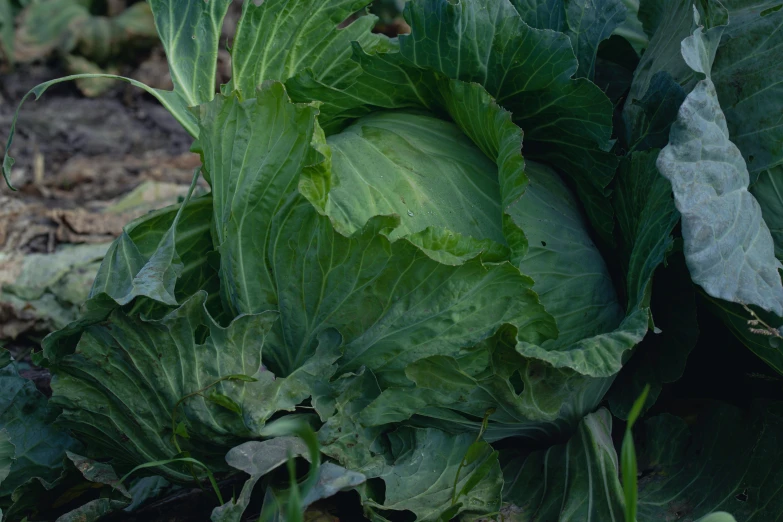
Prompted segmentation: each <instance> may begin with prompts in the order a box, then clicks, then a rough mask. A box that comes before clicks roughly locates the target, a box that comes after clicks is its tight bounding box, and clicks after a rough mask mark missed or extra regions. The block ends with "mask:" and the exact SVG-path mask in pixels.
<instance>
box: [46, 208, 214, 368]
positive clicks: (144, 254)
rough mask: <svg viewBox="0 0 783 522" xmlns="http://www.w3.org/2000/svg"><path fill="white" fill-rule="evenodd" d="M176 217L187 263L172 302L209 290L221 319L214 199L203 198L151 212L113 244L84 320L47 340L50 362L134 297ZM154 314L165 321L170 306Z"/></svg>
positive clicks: (176, 238) (180, 253) (177, 245)
mask: <svg viewBox="0 0 783 522" xmlns="http://www.w3.org/2000/svg"><path fill="white" fill-rule="evenodd" d="M180 210H181V213H180ZM177 216H179V221H178V222H177V224H176V235H174V244H175V249H176V253H177V255H178V256H180V257H181V258H182V257H184V258H185V260H186V261H187V262H186V264H185V265H184V268H183V269H182V272H181V274H180V276H179V278H178V279H177V281H176V284H175V287H174V298H175V299H176V300H178V301H183V300H185V299H187V298H188V297H190V296H192V295H193V294H195V293H196V292H199V291H201V290H205V291H207V292H208V293H209V295H208V297H207V308H208V310H209V311H210V313H211V314H212V315H213V316H214V317H216V318H222V317H221V316H222V312H223V310H222V305H221V303H220V300H219V293H218V289H219V286H218V285H219V278H218V273H217V270H216V269H215V267H213V266H212V263H211V260H210V255H211V254H212V253H213V244H212V236H211V217H212V198H211V197H208V196H204V197H200V198H197V199H194V200H190V201H188V202H185V203H183V204H182V205H173V206H170V207H167V208H164V209H161V210H158V211H155V212H150V213H149V214H147V215H145V216H143V217H141V218H139V219H136V220H134V221H132V222H130V223H129V224H127V225H126V226H125V229H124V231H123V234H122V235H120V237H119V238H117V239H116V240H115V241H114V243H112V245H111V247H110V248H109V251H108V252H107V254H106V257H105V258H104V260H103V262H102V263H101V266H100V268H99V270H98V273H97V275H96V277H95V282H94V284H93V288H92V290H91V293H90V299H89V300H88V301H87V302H86V303H85V310H84V311H83V312H82V316H81V317H80V318H79V319H77V320H76V321H74V322H72V323H70V324H69V325H68V326H67V327H65V328H63V329H62V330H59V331H57V332H54V333H52V334H50V335H49V336H47V337H46V338H45V339H44V342H43V347H44V354H45V355H46V356H47V357H51V356H54V357H57V356H58V355H57V354H59V353H69V352H70V351H72V350H73V348H74V346H75V344H76V342H77V341H78V339H79V336H80V335H81V333H82V331H83V330H84V328H85V327H87V326H90V325H92V324H95V323H98V322H100V321H103V320H105V319H106V318H107V317H108V316H109V314H110V313H111V312H112V310H114V309H115V308H116V307H117V302H116V300H115V299H114V297H116V296H120V298H122V297H123V296H124V297H126V298H127V296H128V295H132V283H133V280H134V277H135V275H136V274H138V272H139V270H140V269H141V268H140V267H142V266H143V265H144V264H145V263H146V261H145V260H146V259H151V258H152V257H153V256H154V255H155V252H156V251H157V249H158V245H160V244H161V243H165V241H164V239H166V237H167V235H168V237H169V238H170V237H171V234H172V233H173V231H172V226H174V223H175V221H176V220H177ZM153 311H154V313H152V314H151V315H155V316H158V317H162V316H163V315H165V313H166V312H168V311H169V307H167V306H162V307H160V306H159V307H157V309H156V308H155V307H153Z"/></svg>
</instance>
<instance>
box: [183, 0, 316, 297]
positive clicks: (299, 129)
mask: <svg viewBox="0 0 783 522" xmlns="http://www.w3.org/2000/svg"><path fill="white" fill-rule="evenodd" d="M251 3H252V2H251ZM254 92H255V91H254ZM255 94H256V97H255V98H253V99H249V100H245V101H240V100H239V99H238V98H237V97H236V96H233V95H232V96H230V97H226V96H222V95H220V96H218V97H217V98H216V99H215V100H214V101H213V102H211V103H209V104H205V105H203V106H202V107H201V115H200V118H199V126H200V138H199V144H200V145H201V148H202V151H203V152H202V157H203V162H204V169H205V170H206V171H207V173H208V174H209V180H210V183H211V185H212V200H213V213H214V214H213V216H214V217H213V219H214V229H215V242H216V248H217V250H218V251H219V252H220V255H221V262H220V279H221V291H222V292H223V294H224V298H225V300H226V302H227V303H228V304H229V305H230V307H231V309H232V311H233V312H234V313H257V312H261V311H264V310H270V309H273V308H275V307H276V304H277V295H276V294H277V289H276V286H275V283H274V281H273V279H272V278H273V274H272V273H271V271H270V267H269V266H268V259H269V256H268V253H267V250H266V249H267V244H268V242H269V237H270V230H271V223H272V217H273V216H274V214H275V212H276V211H277V210H278V209H279V208H280V207H281V206H282V204H283V202H284V201H285V198H286V196H287V195H288V194H289V193H290V192H292V191H293V190H295V189H296V186H297V182H298V181H299V173H300V171H301V170H302V168H303V167H304V166H305V165H307V164H308V163H314V162H315V161H317V158H316V157H315V156H314V155H315V151H314V149H312V148H311V146H310V141H311V139H312V138H313V132H314V129H315V116H316V114H317V113H318V111H317V109H316V107H315V105H312V104H310V105H300V104H294V103H291V101H290V100H289V99H288V95H287V94H286V92H285V89H284V88H283V85H282V84H280V83H275V82H270V83H267V84H264V86H262V87H261V89H259V90H258V91H257V92H255Z"/></svg>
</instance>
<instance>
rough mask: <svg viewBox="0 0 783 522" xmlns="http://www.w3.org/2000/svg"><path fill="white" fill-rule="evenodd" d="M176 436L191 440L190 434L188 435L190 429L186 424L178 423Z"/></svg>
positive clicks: (175, 430) (175, 431) (175, 429)
mask: <svg viewBox="0 0 783 522" xmlns="http://www.w3.org/2000/svg"><path fill="white" fill-rule="evenodd" d="M174 435H176V436H177V437H182V438H183V439H189V438H190V433H188V428H187V426H185V423H184V422H178V423H177V427H176V428H174Z"/></svg>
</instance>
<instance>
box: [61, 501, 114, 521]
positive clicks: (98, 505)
mask: <svg viewBox="0 0 783 522" xmlns="http://www.w3.org/2000/svg"><path fill="white" fill-rule="evenodd" d="M127 505H128V503H127V502H123V501H121V500H112V499H110V498H98V499H95V500H90V501H89V502H87V503H86V504H84V505H82V506H79V507H78V508H76V509H74V510H72V511H69V512H68V513H65V514H64V515H61V516H60V517H59V518H58V519H57V520H58V522H97V521H98V520H100V519H101V518H103V517H104V516H106V515H108V514H109V513H112V512H114V511H119V510H120V509H123V508H124V507H126V506H127Z"/></svg>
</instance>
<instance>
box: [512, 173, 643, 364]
mask: <svg viewBox="0 0 783 522" xmlns="http://www.w3.org/2000/svg"><path fill="white" fill-rule="evenodd" d="M525 173H526V175H527V177H528V178H529V180H530V181H529V185H528V186H527V188H526V189H525V193H524V194H523V195H522V196H521V197H520V198H518V200H517V201H516V202H515V203H514V205H513V206H511V208H510V209H509V210H508V213H509V215H510V216H511V219H512V220H513V221H514V222H515V223H516V224H517V225H518V226H519V228H520V229H522V230H523V231H524V233H525V235H526V236H527V240H528V244H529V248H528V251H527V253H526V255H525V256H524V257H522V259H521V261H520V262H519V268H520V270H521V271H522V273H524V274H527V275H529V276H530V277H532V278H533V280H534V281H535V284H534V285H533V289H534V290H535V291H536V293H538V295H539V296H540V299H541V302H542V303H543V304H544V306H545V307H546V309H547V311H549V312H550V313H551V314H552V315H553V316H554V317H555V320H556V321H557V329H558V337H557V339H553V340H550V341H546V342H544V343H543V344H542V345H541V349H542V350H544V351H546V352H551V353H552V355H551V356H544V357H542V358H543V359H544V360H547V361H548V362H550V363H552V364H555V366H558V367H562V366H568V367H571V368H574V369H576V370H577V371H580V372H583V373H585V374H586V375H598V374H599V373H601V374H602V375H604V376H605V375H607V374H606V373H605V372H604V371H603V370H601V369H598V368H594V369H588V368H584V370H582V369H581V368H577V367H575V366H570V364H571V363H570V362H566V361H565V360H563V362H559V361H558V362H555V360H556V359H562V358H563V357H570V356H569V355H567V354H568V352H570V351H572V350H573V351H576V350H579V347H578V346H577V344H578V343H579V342H581V341H583V340H585V339H589V338H591V337H594V336H597V335H601V334H605V333H608V332H611V331H613V330H615V329H616V328H617V327H618V325H619V324H620V322H621V320H622V313H623V310H622V308H621V306H620V304H619V303H618V301H617V295H616V293H615V290H614V285H613V284H612V280H611V277H610V276H609V271H608V269H607V267H606V263H605V261H604V259H603V257H602V256H601V253H600V252H599V251H598V249H597V248H596V247H595V245H594V244H593V241H592V239H591V237H590V233H589V229H588V227H587V226H586V224H585V223H584V219H583V217H582V214H581V212H580V208H579V204H578V202H577V201H576V200H575V198H574V197H573V195H572V194H571V192H570V191H569V190H568V188H567V187H566V185H565V183H563V181H561V180H560V178H559V177H558V176H557V174H555V173H554V172H553V171H552V170H551V169H549V168H547V167H546V166H544V165H541V164H538V163H534V162H530V161H528V163H527V166H526V167H525ZM637 342H638V340H637ZM631 346H632V344H631V345H625V346H620V345H618V346H616V347H608V348H610V349H611V350H612V351H615V348H616V349H617V350H620V351H619V352H617V353H615V354H613V355H611V356H609V357H618V356H619V355H620V354H621V353H622V351H625V350H627V349H629V348H631ZM520 349H521V350H522V353H523V355H525V352H526V351H527V349H525V348H520ZM531 349H532V348H531ZM592 349H593V347H591V348H590V350H592ZM554 352H559V353H560V355H555V354H554ZM536 357H538V355H536ZM617 368H618V369H619V361H618V363H617ZM615 371H616V370H615ZM602 372H604V373H602ZM611 373H614V371H613V372H611Z"/></svg>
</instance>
